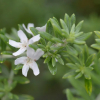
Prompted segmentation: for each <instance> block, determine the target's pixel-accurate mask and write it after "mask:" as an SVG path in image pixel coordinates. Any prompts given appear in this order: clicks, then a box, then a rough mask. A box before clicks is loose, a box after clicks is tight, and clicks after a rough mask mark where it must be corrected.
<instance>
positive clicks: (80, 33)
mask: <svg viewBox="0 0 100 100" xmlns="http://www.w3.org/2000/svg"><path fill="white" fill-rule="evenodd" d="M82 34H83V32H79V33H75V37H78V36H80V35H82Z"/></svg>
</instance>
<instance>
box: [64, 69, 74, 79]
mask: <svg viewBox="0 0 100 100" xmlns="http://www.w3.org/2000/svg"><path fill="white" fill-rule="evenodd" d="M74 75H75V71H74V70H72V71H70V72H67V73H66V74H65V75H64V76H63V77H62V78H63V79H66V78H71V77H73V76H74Z"/></svg>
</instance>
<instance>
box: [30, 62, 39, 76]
mask: <svg viewBox="0 0 100 100" xmlns="http://www.w3.org/2000/svg"><path fill="white" fill-rule="evenodd" d="M30 68H31V69H32V70H33V73H34V75H35V76H37V75H38V74H39V73H40V71H39V68H38V65H37V63H36V62H35V61H34V62H33V63H31V64H30Z"/></svg>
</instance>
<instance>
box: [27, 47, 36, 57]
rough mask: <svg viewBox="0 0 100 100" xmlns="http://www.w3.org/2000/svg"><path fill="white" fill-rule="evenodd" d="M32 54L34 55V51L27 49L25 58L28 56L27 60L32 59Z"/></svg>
mask: <svg viewBox="0 0 100 100" xmlns="http://www.w3.org/2000/svg"><path fill="white" fill-rule="evenodd" d="M34 53H35V50H34V49H32V48H30V47H28V48H27V56H28V57H29V58H33V56H34Z"/></svg>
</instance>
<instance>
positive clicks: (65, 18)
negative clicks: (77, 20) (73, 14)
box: [64, 14, 70, 29]
mask: <svg viewBox="0 0 100 100" xmlns="http://www.w3.org/2000/svg"><path fill="white" fill-rule="evenodd" d="M64 21H65V23H66V25H67V26H68V29H70V28H69V26H70V25H69V24H70V18H69V15H68V14H65V16H64Z"/></svg>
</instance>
